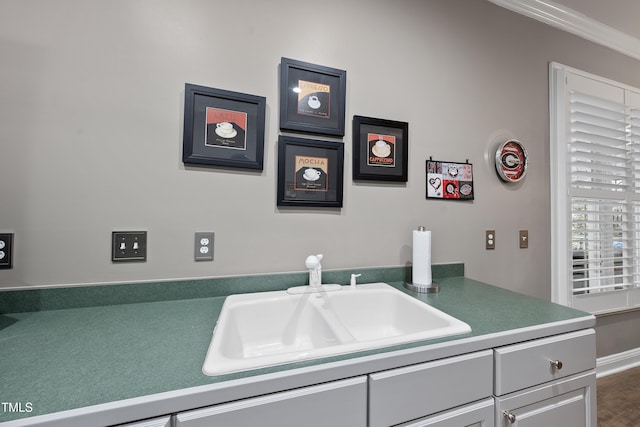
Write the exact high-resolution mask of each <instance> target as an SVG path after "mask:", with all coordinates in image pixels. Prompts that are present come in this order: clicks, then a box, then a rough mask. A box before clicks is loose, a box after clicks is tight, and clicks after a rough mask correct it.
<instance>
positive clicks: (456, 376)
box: [369, 350, 493, 427]
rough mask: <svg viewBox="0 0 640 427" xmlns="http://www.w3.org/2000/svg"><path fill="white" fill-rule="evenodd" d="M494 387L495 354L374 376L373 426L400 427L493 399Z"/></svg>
mask: <svg viewBox="0 0 640 427" xmlns="http://www.w3.org/2000/svg"><path fill="white" fill-rule="evenodd" d="M492 383H493V352H492V351H491V350H486V351H481V352H477V353H471V354H465V355H462V356H456V357H450V358H446V359H441V360H436V361H433V362H428V363H421V364H418V365H413V366H407V367H404V368H398V369H391V370H389V371H384V372H378V373H374V374H371V375H369V426H371V427H386V426H390V425H396V424H399V423H402V422H406V421H410V420H414V419H417V418H420V417H425V416H427V415H431V414H435V413H436V412H441V411H444V410H447V409H451V408H454V407H456V406H460V405H465V404H468V403H471V402H475V401H477V400H480V399H483V398H487V397H490V396H491V395H492V392H493V387H492ZM425 425H430V424H425ZM432 425H435V424H432ZM443 425H445V424H443Z"/></svg>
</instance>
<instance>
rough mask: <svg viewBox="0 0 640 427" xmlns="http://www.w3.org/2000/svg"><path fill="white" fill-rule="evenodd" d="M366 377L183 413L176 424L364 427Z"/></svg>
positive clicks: (196, 426)
mask: <svg viewBox="0 0 640 427" xmlns="http://www.w3.org/2000/svg"><path fill="white" fill-rule="evenodd" d="M366 424H367V377H364V376H363V377H357V378H352V379H348V380H341V381H335V382H331V383H325V384H320V385H315V386H310V387H304V388H300V389H296V390H290V391H285V392H281V393H274V394H270V395H267V396H261V397H256V398H252V399H245V400H239V401H237V402H232V403H225V404H221V405H216V406H212V407H210V408H204V409H197V410H195V411H189V412H182V413H180V414H178V415H177V416H176V422H175V426H176V427H211V426H215V427H239V426H264V427H299V426H305V427H326V426H332V427H333V426H335V427H357V426H360V427H365V426H366Z"/></svg>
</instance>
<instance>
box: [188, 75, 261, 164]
mask: <svg viewBox="0 0 640 427" xmlns="http://www.w3.org/2000/svg"><path fill="white" fill-rule="evenodd" d="M184 93H185V100H184V134H183V139H182V161H183V162H184V163H193V164H205V165H215V166H230V167H237V168H248V169H259V170H262V165H263V158H264V129H265V128H264V122H265V111H266V105H267V100H266V98H265V97H262V96H255V95H247V94H244V93H238V92H231V91H227V90H221V89H213V88H209V87H204V86H197V85H192V84H189V83H187V84H186V85H185V90H184Z"/></svg>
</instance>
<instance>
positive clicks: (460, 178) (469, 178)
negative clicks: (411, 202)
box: [427, 159, 473, 200]
mask: <svg viewBox="0 0 640 427" xmlns="http://www.w3.org/2000/svg"><path fill="white" fill-rule="evenodd" d="M427 199H446V200H473V165H472V164H471V163H469V162H466V163H456V162H442V161H436V160H433V159H431V160H427Z"/></svg>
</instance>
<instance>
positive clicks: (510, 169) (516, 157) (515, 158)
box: [496, 139, 527, 182]
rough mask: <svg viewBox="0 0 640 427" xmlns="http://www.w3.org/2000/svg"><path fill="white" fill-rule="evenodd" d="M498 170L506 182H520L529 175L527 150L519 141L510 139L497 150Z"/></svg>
mask: <svg viewBox="0 0 640 427" xmlns="http://www.w3.org/2000/svg"><path fill="white" fill-rule="evenodd" d="M496 170H497V171H498V176H500V178H502V180H503V181H506V182H518V181H520V180H521V179H522V178H524V176H525V175H526V173H527V150H525V148H524V145H522V143H521V142H520V141H518V140H515V139H510V140H508V141H506V142H504V143H502V144H500V145H499V146H498V149H497V150H496Z"/></svg>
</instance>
